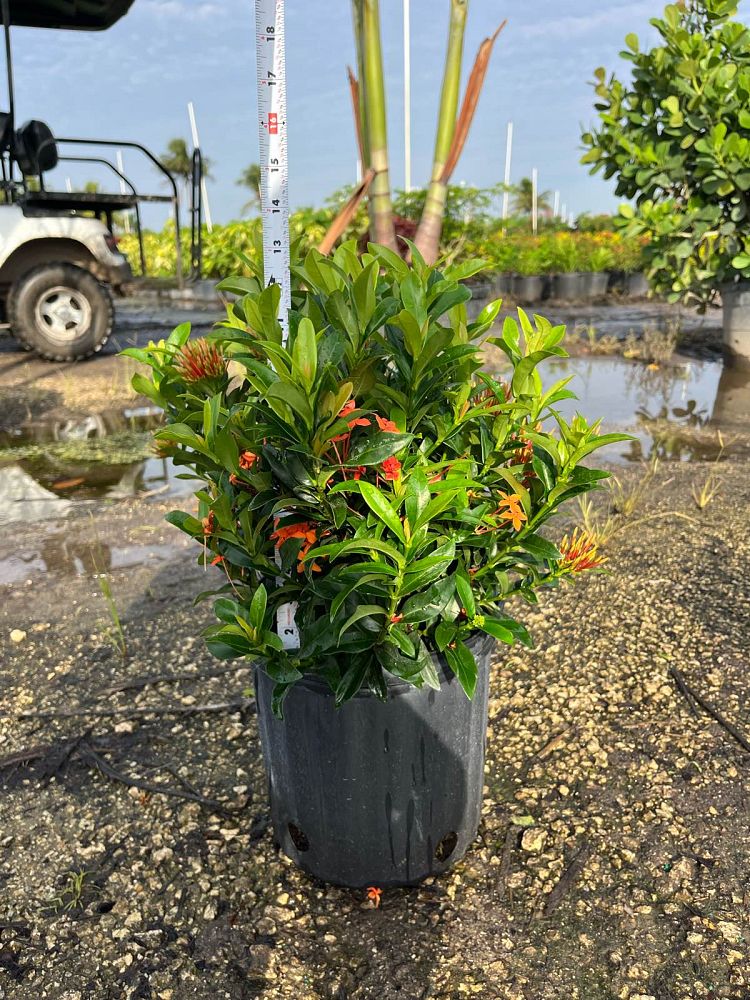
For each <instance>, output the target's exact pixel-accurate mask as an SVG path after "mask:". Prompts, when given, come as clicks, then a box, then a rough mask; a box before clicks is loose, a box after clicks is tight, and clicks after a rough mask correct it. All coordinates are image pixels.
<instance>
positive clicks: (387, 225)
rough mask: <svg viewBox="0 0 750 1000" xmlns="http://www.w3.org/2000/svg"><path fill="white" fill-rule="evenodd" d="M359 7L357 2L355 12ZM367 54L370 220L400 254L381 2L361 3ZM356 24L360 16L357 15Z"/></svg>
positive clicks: (378, 237) (378, 238)
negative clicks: (391, 177) (390, 173)
mask: <svg viewBox="0 0 750 1000" xmlns="http://www.w3.org/2000/svg"><path fill="white" fill-rule="evenodd" d="M356 7H357V3H356V0H355V11H356ZM361 9H362V13H363V18H362V41H363V45H362V48H363V53H364V64H365V65H364V93H363V95H362V98H363V100H361V104H362V105H363V106H364V108H365V111H364V118H365V121H366V125H367V144H368V146H369V157H370V166H371V167H372V168H373V170H374V171H375V180H374V181H373V182H372V185H371V187H370V218H371V220H372V235H373V237H374V240H375V242H376V243H380V244H382V245H383V246H386V247H388V248H389V249H391V250H395V251H396V252H398V247H397V245H396V231H395V228H394V225H393V206H392V204H391V186H390V180H389V177H388V129H387V122H386V104H385V81H384V78H383V53H382V49H381V44H380V7H379V0H361ZM355 24H356V13H355Z"/></svg>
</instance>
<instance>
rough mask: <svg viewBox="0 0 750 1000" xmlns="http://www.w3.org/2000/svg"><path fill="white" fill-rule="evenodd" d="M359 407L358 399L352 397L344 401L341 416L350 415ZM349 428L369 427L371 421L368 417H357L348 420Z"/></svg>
mask: <svg viewBox="0 0 750 1000" xmlns="http://www.w3.org/2000/svg"><path fill="white" fill-rule="evenodd" d="M356 409H357V401H356V400H355V399H350V400H349V401H348V402H346V403H344V405H343V406H342V407H341V411H340V413H339V417H342V418H343V417H348V416H349V414H350V413H352V412H353V411H354V410H356ZM347 423H348V424H349V430H353V429H354V428H355V427H369V426H370V421H369V420H368V419H367V417H355V418H354V420H348V421H347Z"/></svg>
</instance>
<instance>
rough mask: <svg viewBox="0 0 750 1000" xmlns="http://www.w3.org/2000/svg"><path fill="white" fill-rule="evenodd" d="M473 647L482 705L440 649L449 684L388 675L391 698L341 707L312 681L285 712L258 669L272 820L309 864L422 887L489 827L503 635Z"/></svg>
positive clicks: (326, 871)
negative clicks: (488, 744) (484, 809)
mask: <svg viewBox="0 0 750 1000" xmlns="http://www.w3.org/2000/svg"><path fill="white" fill-rule="evenodd" d="M469 645H470V646H471V648H472V651H473V653H474V656H475V659H476V661H477V666H478V680H477V687H476V692H475V694H474V698H473V699H472V700H469V699H468V698H467V697H466V695H465V693H464V691H463V690H462V688H461V685H460V684H459V683H458V681H457V680H456V677H455V675H454V674H453V673H452V671H451V670H450V668H449V667H448V664H447V663H446V661H445V659H444V658H443V657H442V656H440V657H438V656H434V657H433V660H434V662H435V665H436V667H437V669H438V674H439V676H440V690H439V691H434V690H432V689H430V688H427V687H423V688H421V689H417V688H415V687H413V686H412V685H410V684H406V683H404V682H400V681H398V680H397V679H396V678H389V679H388V694H389V696H388V700H387V701H385V702H383V701H380V700H379V699H378V698H376V697H375V696H374V695H373V694H371V693H370V692H369V691H361V692H359V693H358V694H357V695H356V696H355V697H354V698H352V699H351V700H350V701H348V702H346V704H344V705H343V706H342V707H341V708H338V709H337V708H335V707H334V704H335V699H334V696H333V694H332V692H331V690H330V688H329V687H328V685H327V684H326V683H325V682H324V681H321V680H320V679H318V678H315V677H312V676H308V677H306V678H305V679H304V680H302V681H300V682H298V683H297V684H296V685H295V686H294V687H293V688H292V690H291V691H290V692H289V694H288V695H287V697H286V700H285V702H284V718H283V719H278V718H275V717H274V715H273V712H272V710H271V698H272V693H273V681H272V680H271V679H270V678H269V677H268V675H267V674H266V673H264V672H263V670H262V669H260V668H258V669H257V670H256V679H255V686H256V698H257V704H258V717H259V724H260V734H261V742H262V745H263V756H264V759H265V764H266V769H267V772H268V777H269V789H270V798H271V815H272V819H273V827H274V831H275V834H276V839H277V840H278V841H279V843H280V844H281V847H282V849H283V851H284V853H285V854H286V855H287V856H288V857H290V858H291V859H292V860H293V861H295V862H296V863H297V864H298V865H299V866H300V867H301V868H304V869H305V871H307V872H309V873H310V874H311V875H314V876H315V877H317V878H320V879H322V880H323V881H325V882H332V883H335V884H338V885H346V886H351V887H354V888H358V887H362V886H370V885H375V886H394V885H411V884H413V883H415V882H419V881H420V880H421V879H423V878H426V877H427V876H428V875H432V874H438V873H440V872H443V871H445V870H446V869H447V868H449V867H450V866H451V865H452V864H454V863H455V862H456V861H458V860H459V859H460V858H461V857H462V856H463V855H464V853H465V852H466V850H467V848H468V847H469V845H470V844H471V842H472V840H473V839H474V838H475V836H476V834H477V828H478V826H479V815H480V810H481V805H482V787H483V784H484V747H485V737H486V729H487V695H488V678H489V666H490V659H491V656H492V651H493V649H494V646H495V640H494V639H492V638H491V637H490V636H487V635H479V636H476V637H474V638H472V639H471V640H470V643H469Z"/></svg>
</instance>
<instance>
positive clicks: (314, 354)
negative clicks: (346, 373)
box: [292, 317, 318, 391]
mask: <svg viewBox="0 0 750 1000" xmlns="http://www.w3.org/2000/svg"><path fill="white" fill-rule="evenodd" d="M292 360H293V361H294V364H295V366H296V368H297V371H298V372H299V373H300V375H301V377H302V381H303V383H304V385H305V388H306V389H308V391H309V390H310V389H312V387H313V385H314V384H315V375H316V374H317V371H318V342H317V340H316V338H315V327H314V326H313V324H312V322H311V321H310V320H309V319H308V318H307V317H305V318H304V319H301V320H300V322H299V326H298V327H297V336H296V337H295V339H294V348H293V349H292Z"/></svg>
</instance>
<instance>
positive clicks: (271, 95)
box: [255, 0, 300, 649]
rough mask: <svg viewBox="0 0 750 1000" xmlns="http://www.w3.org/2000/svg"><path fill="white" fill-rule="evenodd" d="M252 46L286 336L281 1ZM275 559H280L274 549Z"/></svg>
mask: <svg viewBox="0 0 750 1000" xmlns="http://www.w3.org/2000/svg"><path fill="white" fill-rule="evenodd" d="M255 47H256V52H257V62H258V140H259V145H260V170H261V185H260V198H261V216H262V219H263V271H264V276H265V281H266V284H267V285H271V284H276V285H278V286H279V287H280V289H281V301H280V302H279V323H280V324H281V329H282V331H283V337H284V343H286V340H287V337H288V336H289V310H290V308H291V305H292V283H291V274H290V268H289V264H290V260H289V161H288V147H287V118H286V52H285V46H284V0H255ZM276 560H277V562H278V561H279V560H280V556H279V551H278V549H277V550H276ZM296 611H297V605H296V604H282V605H281V607H280V608H279V609H278V611H277V612H276V631H277V633H278V635H279V637H280V638H281V641H282V642H283V643H284V648H285V649H298V648H299V641H300V640H299V630H298V629H297V625H296V623H295V620H294V619H295V613H296Z"/></svg>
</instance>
